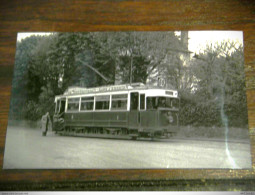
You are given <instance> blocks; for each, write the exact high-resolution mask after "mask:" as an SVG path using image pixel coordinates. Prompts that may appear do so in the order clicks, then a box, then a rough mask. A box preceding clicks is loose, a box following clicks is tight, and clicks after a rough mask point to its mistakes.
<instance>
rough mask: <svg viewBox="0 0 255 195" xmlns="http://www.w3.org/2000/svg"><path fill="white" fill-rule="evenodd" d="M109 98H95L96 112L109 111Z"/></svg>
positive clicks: (106, 96) (107, 96) (104, 96)
mask: <svg viewBox="0 0 255 195" xmlns="http://www.w3.org/2000/svg"><path fill="white" fill-rule="evenodd" d="M109 105H110V96H109V95H103V96H96V110H109Z"/></svg>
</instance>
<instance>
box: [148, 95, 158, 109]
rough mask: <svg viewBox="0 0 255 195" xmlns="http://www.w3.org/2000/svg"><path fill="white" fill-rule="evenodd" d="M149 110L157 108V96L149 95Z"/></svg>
mask: <svg viewBox="0 0 255 195" xmlns="http://www.w3.org/2000/svg"><path fill="white" fill-rule="evenodd" d="M146 101H147V110H154V109H157V98H156V97H147V98H146Z"/></svg>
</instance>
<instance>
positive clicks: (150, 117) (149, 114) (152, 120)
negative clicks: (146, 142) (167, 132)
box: [140, 110, 158, 132]
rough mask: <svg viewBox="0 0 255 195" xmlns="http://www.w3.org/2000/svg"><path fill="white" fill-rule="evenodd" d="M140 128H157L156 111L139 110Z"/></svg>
mask: <svg viewBox="0 0 255 195" xmlns="http://www.w3.org/2000/svg"><path fill="white" fill-rule="evenodd" d="M140 120H141V129H142V131H144V132H151V131H155V130H158V127H157V126H158V116H157V111H154V110H147V111H141V112H140Z"/></svg>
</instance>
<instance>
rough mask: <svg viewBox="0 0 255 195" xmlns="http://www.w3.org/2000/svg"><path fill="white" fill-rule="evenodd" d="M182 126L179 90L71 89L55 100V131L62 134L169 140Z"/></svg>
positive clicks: (143, 87) (136, 87)
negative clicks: (180, 122)
mask: <svg viewBox="0 0 255 195" xmlns="http://www.w3.org/2000/svg"><path fill="white" fill-rule="evenodd" d="M178 126H179V97H178V91H177V90H172V89H164V88H160V87H156V86H148V85H144V84H142V83H133V84H131V85H130V84H123V85H110V86H102V87H95V88H82V87H69V88H68V89H67V90H66V91H65V93H64V94H63V95H58V96H56V97H55V114H54V116H53V131H55V132H56V133H58V134H61V135H72V136H81V135H83V136H88V137H116V138H118V137H119V138H124V137H125V138H130V139H137V138H142V137H149V138H155V137H159V138H168V137H171V136H172V135H174V134H175V133H176V132H177V131H178Z"/></svg>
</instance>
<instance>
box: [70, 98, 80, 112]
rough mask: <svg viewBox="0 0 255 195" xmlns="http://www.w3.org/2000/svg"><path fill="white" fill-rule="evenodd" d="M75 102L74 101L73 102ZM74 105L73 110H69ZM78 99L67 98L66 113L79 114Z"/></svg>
mask: <svg viewBox="0 0 255 195" xmlns="http://www.w3.org/2000/svg"><path fill="white" fill-rule="evenodd" d="M74 100H75V101H74ZM72 104H75V108H74V109H70V107H69V106H70V105H72ZM79 105H80V97H74V98H68V103H67V111H68V112H76V111H77V112H79Z"/></svg>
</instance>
